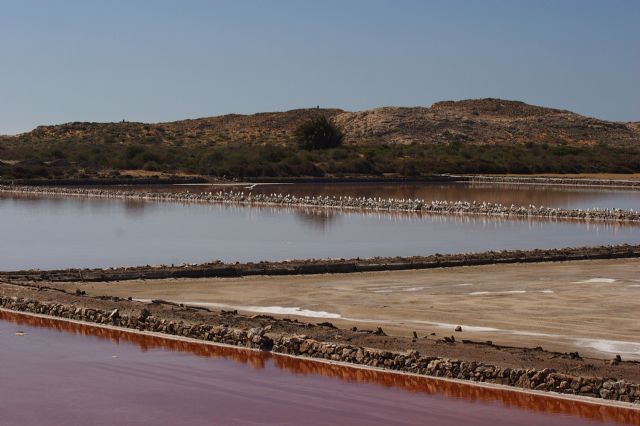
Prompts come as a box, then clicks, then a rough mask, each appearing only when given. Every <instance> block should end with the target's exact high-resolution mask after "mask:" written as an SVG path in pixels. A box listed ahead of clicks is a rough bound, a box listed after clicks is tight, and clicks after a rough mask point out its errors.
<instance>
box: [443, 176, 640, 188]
mask: <svg viewBox="0 0 640 426" xmlns="http://www.w3.org/2000/svg"><path fill="white" fill-rule="evenodd" d="M456 178H457V179H456ZM454 179H455V180H458V181H466V182H475V183H504V184H519V185H557V186H592V187H598V186H601V187H608V188H626V189H640V180H622V179H589V178H565V177H547V176H544V177H541V176H538V177H536V176H485V175H477V176H455V177H454Z"/></svg>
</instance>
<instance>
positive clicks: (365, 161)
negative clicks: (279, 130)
mask: <svg viewBox="0 0 640 426" xmlns="http://www.w3.org/2000/svg"><path fill="white" fill-rule="evenodd" d="M0 158H1V159H2V160H3V161H4V162H2V163H0V176H1V177H2V178H4V179H20V178H56V179H63V178H88V177H95V176H98V175H100V176H109V175H113V176H117V175H119V174H120V172H121V171H124V170H145V171H149V172H162V173H164V174H180V173H186V174H197V175H203V176H211V177H227V178H242V177H299V176H311V177H319V176H334V177H344V176H364V175H366V176H383V175H395V176H405V177H418V176H421V175H429V174H436V173H454V174H455V173H516V174H531V173H631V172H640V148H634V147H616V146H609V145H607V144H597V145H585V146H572V145H562V144H560V145H546V144H494V145H469V144H462V143H450V144H438V145H421V144H409V145H391V144H389V145H387V144H381V145H370V146H358V145H344V146H339V147H335V148H328V149H319V150H307V149H303V148H301V147H299V146H298V145H297V144H295V143H287V144H279V145H264V144H257V143H255V144H229V145H223V146H207V145H202V146H198V145H191V146H188V147H179V146H171V145H149V144H145V143H131V144H129V145H126V146H123V145H120V144H104V143H98V144H93V145H88V144H85V143H74V142H65V143H56V144H49V143H37V144H29V145H26V144H18V145H6V144H4V145H0Z"/></svg>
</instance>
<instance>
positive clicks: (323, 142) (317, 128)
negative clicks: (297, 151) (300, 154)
mask: <svg viewBox="0 0 640 426" xmlns="http://www.w3.org/2000/svg"><path fill="white" fill-rule="evenodd" d="M294 137H295V140H296V142H297V143H298V144H299V145H300V147H302V148H303V149H308V150H312V149H329V148H336V147H338V146H340V145H342V140H343V139H344V135H343V134H342V132H341V131H340V129H338V128H337V127H336V125H335V124H333V123H332V122H331V121H330V120H329V119H328V118H327V117H325V116H323V115H321V116H318V117H315V118H312V119H311V120H309V121H306V122H304V123H302V124H301V125H300V126H298V128H297V129H296V130H295V132H294Z"/></svg>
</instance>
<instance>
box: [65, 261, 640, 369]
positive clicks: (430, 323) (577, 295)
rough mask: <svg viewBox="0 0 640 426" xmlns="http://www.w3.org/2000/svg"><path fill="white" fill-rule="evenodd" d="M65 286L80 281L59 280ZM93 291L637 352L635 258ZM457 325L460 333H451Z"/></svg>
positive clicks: (638, 275)
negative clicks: (67, 281) (65, 282)
mask: <svg viewBox="0 0 640 426" xmlns="http://www.w3.org/2000/svg"><path fill="white" fill-rule="evenodd" d="M62 286H63V287H67V289H68V290H72V289H75V288H76V287H78V283H70V284H63V285H62ZM82 288H83V290H85V291H87V293H88V294H90V295H113V296H120V297H133V298H134V299H140V300H148V299H165V300H170V301H176V302H180V303H185V304H191V305H202V306H207V307H210V308H222V309H231V308H233V309H238V310H239V311H241V312H247V313H269V314H275V315H276V316H284V317H290V318H300V319H306V320H309V319H310V318H318V319H319V320H326V321H331V322H332V323H334V324H336V325H339V326H341V327H345V328H350V327H353V326H356V327H358V328H370V329H371V328H375V327H378V326H380V327H382V328H383V329H384V330H385V332H387V333H388V334H391V335H398V336H408V335H411V334H412V333H413V331H416V332H417V334H418V335H419V336H420V337H422V336H425V335H430V333H436V335H437V336H445V335H446V336H450V335H455V337H456V339H474V340H482V341H485V340H492V341H493V342H494V343H498V344H504V345H515V346H524V347H533V346H538V345H540V346H542V347H544V349H547V350H554V351H575V350H578V351H580V353H581V354H587V355H590V356H595V357H599V358H605V359H607V358H612V357H613V356H614V355H616V354H620V355H621V356H622V357H623V359H636V360H638V359H640V260H638V259H632V260H627V259H625V260H613V261H612V260H598V261H576V262H564V263H544V264H516V265H489V266H476V267H461V268H448V269H432V270H416V271H398V272H374V273H358V274H332V275H313V276H285V277H277V276H275V277H274V276H271V277H245V278H232V279H222V278H207V279H178V280H175V279H174V280H147V281H125V282H120V283H95V284H94V283H87V284H82ZM457 325H461V326H462V332H454V328H455V327H456V326H457Z"/></svg>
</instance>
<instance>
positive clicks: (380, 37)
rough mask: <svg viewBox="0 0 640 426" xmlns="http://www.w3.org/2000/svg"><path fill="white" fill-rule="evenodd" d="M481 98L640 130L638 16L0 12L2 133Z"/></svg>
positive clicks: (485, 11)
mask: <svg viewBox="0 0 640 426" xmlns="http://www.w3.org/2000/svg"><path fill="white" fill-rule="evenodd" d="M479 97H501V98H507V99H518V100H523V101H526V102H530V103H534V104H539V105H545V106H553V107H559V108H567V109H571V110H574V111H576V112H578V113H581V114H585V115H590V116H596V117H601V118H606V119H612V120H624V121H627V120H634V121H635V120H640V1H637V0H627V1H621V0H602V1H591V0H535V1H532V0H526V1H519V0H503V1H491V0H482V1H481V0H467V1H455V0H453V1H452V0H446V1H444V0H442V1H427V0H415V1H414V0H406V1H403V0H360V1H357V0H308V1H307V0H290V1H287V0H254V1H249V0H247V1H244V0H229V1H213V0H211V1H199V0H183V1H178V0H174V1H170V0H147V1H145V0H137V1H136V0H126V1H125V0H122V1H119V0H111V1H98V0H95V1H93V0H77V1H76V0H56V1H54V0H47V1H45V0H41V1H37V0H19V1H18V0H0V133H16V132H21V131H26V130H30V129H31V128H33V127H35V126H36V125H38V124H49V123H61V122H68V121H117V120H121V119H127V120H130V121H152V122H154V121H170V120H176V119H182V118H195V117H202V116H209V115H218V114H225V113H231V112H237V113H252V112H258V111H278V110H286V109H291V108H299V107H308V106H315V105H321V106H323V107H339V108H343V109H348V110H361V109H367V108H372V107H377V106H383V105H404V106H415V105H426V106H428V105H430V104H432V103H433V102H435V101H439V100H444V99H465V98H479Z"/></svg>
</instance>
